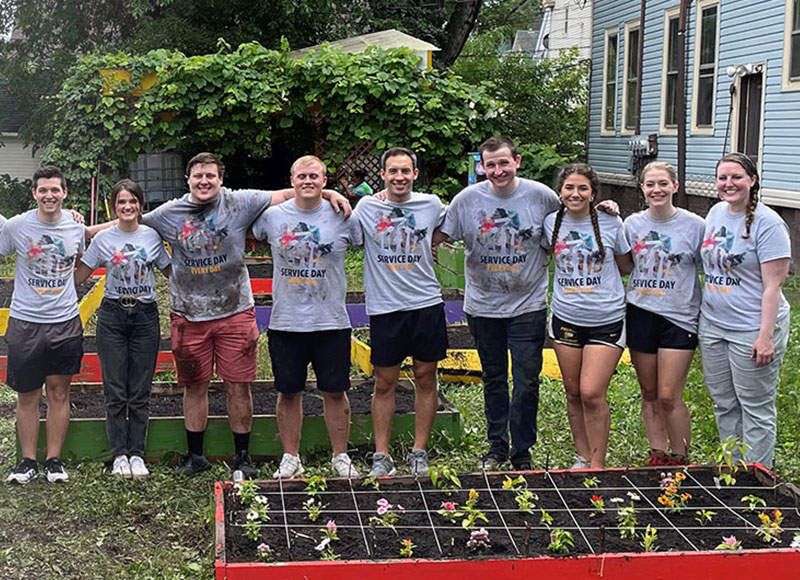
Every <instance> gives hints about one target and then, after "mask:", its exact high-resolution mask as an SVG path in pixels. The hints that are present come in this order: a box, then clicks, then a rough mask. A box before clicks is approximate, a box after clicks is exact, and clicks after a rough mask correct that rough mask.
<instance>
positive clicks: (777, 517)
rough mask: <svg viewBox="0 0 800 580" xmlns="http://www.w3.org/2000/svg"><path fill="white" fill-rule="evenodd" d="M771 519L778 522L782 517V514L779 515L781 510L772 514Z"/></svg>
mask: <svg viewBox="0 0 800 580" xmlns="http://www.w3.org/2000/svg"><path fill="white" fill-rule="evenodd" d="M772 517H774V518H775V519H776V520H779V519H781V518H782V517H783V514H782V513H781V510H775V511H773V512H772Z"/></svg>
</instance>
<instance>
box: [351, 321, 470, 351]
mask: <svg viewBox="0 0 800 580" xmlns="http://www.w3.org/2000/svg"><path fill="white" fill-rule="evenodd" d="M353 336H355V337H356V338H357V339H359V340H360V341H362V342H364V343H366V344H370V337H369V329H368V328H359V329H358V330H354V331H353ZM447 344H448V348H451V349H471V348H472V349H474V348H476V346H475V339H474V338H472V334H470V332H469V327H468V326H467V325H466V324H454V325H452V326H448V327H447Z"/></svg>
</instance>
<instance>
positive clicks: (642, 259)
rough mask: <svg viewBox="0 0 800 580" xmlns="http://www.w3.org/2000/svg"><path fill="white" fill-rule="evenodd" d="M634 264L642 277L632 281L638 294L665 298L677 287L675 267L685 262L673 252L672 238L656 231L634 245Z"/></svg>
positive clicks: (681, 256)
mask: <svg viewBox="0 0 800 580" xmlns="http://www.w3.org/2000/svg"><path fill="white" fill-rule="evenodd" d="M633 254H634V263H635V264H636V266H635V267H636V272H638V273H640V274H641V276H640V277H636V278H635V279H633V280H632V281H631V284H632V287H633V288H635V289H636V292H637V293H638V294H652V295H656V296H663V295H664V292H665V291H666V290H671V289H673V288H674V287H675V280H669V279H668V278H672V277H673V276H674V275H675V266H677V265H678V264H680V263H681V261H682V260H683V254H681V253H673V252H672V238H671V237H670V236H667V235H664V234H661V233H659V232H656V231H654V230H650V231H649V232H648V233H647V235H646V236H643V237H641V238H638V239H637V240H636V241H634V243H633Z"/></svg>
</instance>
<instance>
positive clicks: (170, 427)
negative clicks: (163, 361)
mask: <svg viewBox="0 0 800 580" xmlns="http://www.w3.org/2000/svg"><path fill="white" fill-rule="evenodd" d="M365 382H367V381H364V380H353V381H352V385H353V389H356V388H357V387H359V386H360V385H363V384H364V383H365ZM311 385H313V383H309V387H311ZM211 388H212V389H218V390H222V389H224V387H223V386H222V383H221V382H214V383H212V385H211ZM272 388H273V384H272V382H271V381H256V382H254V383H253V385H252V389H253V392H254V394H255V393H256V391H257V390H268V389H272ZM366 388H369V389H370V390H369V393H371V387H366ZM398 388H399V389H407V390H410V389H411V388H412V387H411V385H410V383H408V382H406V381H401V384H400V386H399V387H398ZM72 392H73V393H76V392H82V393H91V394H92V395H93V396H96V397H97V398H98V400H99V401H100V402H102V400H103V386H102V384H97V383H90V384H79V383H76V384H73V385H72ZM182 393H183V390H182V389H180V388H178V387H176V386H175V385H174V383H153V388H152V394H151V397H158V396H180V395H181V394H182ZM73 414H74V413H73ZM414 418H415V416H414V413H413V407H412V410H411V412H408V413H405V414H398V415H396V416H395V417H394V420H393V422H392V438H393V439H398V438H404V437H408V436H409V435H413V433H414ZM433 430H434V431H435V432H439V433H443V434H446V435H447V436H448V437H449V438H453V439H456V440H457V439H459V438H460V437H461V435H462V434H463V424H462V419H461V415H460V413H459V412H458V410H456V408H455V407H453V406H452V405H451V404H450V403H449V402H448V401H445V400H442V401H440V407H439V411H438V412H437V414H436V419H435V422H434V426H433ZM371 442H372V416H371V415H370V414H369V413H365V414H353V415H352V417H351V429H350V444H351V445H353V446H356V445H366V444H368V443H371ZM204 443H205V452H206V455H207V456H208V457H209V458H213V459H222V458H229V457H231V456H232V455H233V438H232V436H231V431H230V426H229V425H228V418H227V416H224V415H210V416H209V418H208V426H207V428H206V435H205V442H204ZM329 445H330V443H329V440H328V432H327V430H326V428H325V420H324V417H323V416H322V415H321V414H320V415H306V416H304V417H303V432H302V440H301V444H300V448H301V451H304V452H305V451H308V450H310V449H314V448H318V447H328V446H329ZM45 451H46V427H45V420H44V419H43V418H42V419H40V425H39V449H38V456H39V459H41V460H44V458H45V457H44V454H45ZM185 452H186V431H185V425H184V421H183V416H180V415H176V416H171V417H154V416H151V417H150V422H149V426H148V433H147V447H146V449H145V457H146V459H149V460H158V459H161V458H162V457H165V456H168V455H170V454H173V453H185ZM20 453H21V449H20V447H19V437H18V435H17V456H18V459H20V458H21V456H20ZM250 453H251V454H252V455H253V457H255V458H256V459H263V458H265V457H279V456H280V455H281V453H283V448H282V446H281V443H280V439H279V438H278V424H277V419H276V417H275V414H274V407H273V408H271V409H269V410H268V412H265V410H261V409H258V408H256V411H255V414H254V415H253V427H252V432H251V435H250ZM61 456H62V458H64V459H69V460H75V459H102V460H108V459H110V453H109V446H108V439H107V437H106V425H105V417H104V416H103V417H93V418H72V419H71V420H70V424H69V429H68V431H67V437H66V440H65V441H64V447H63V451H62V454H61Z"/></svg>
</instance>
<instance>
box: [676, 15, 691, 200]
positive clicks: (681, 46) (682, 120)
mask: <svg viewBox="0 0 800 580" xmlns="http://www.w3.org/2000/svg"><path fill="white" fill-rule="evenodd" d="M691 3H692V0H681V10H680V15H679V17H678V46H677V49H678V87H677V93H678V94H677V98H676V103H675V107H676V111H675V116H676V122H677V124H678V182H679V183H680V187H679V189H678V196H677V200H676V201H677V203H676V205H677V206H678V207H683V208H685V207H687V205H688V200H687V198H686V33H687V21H688V16H689V6H690V5H691Z"/></svg>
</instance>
